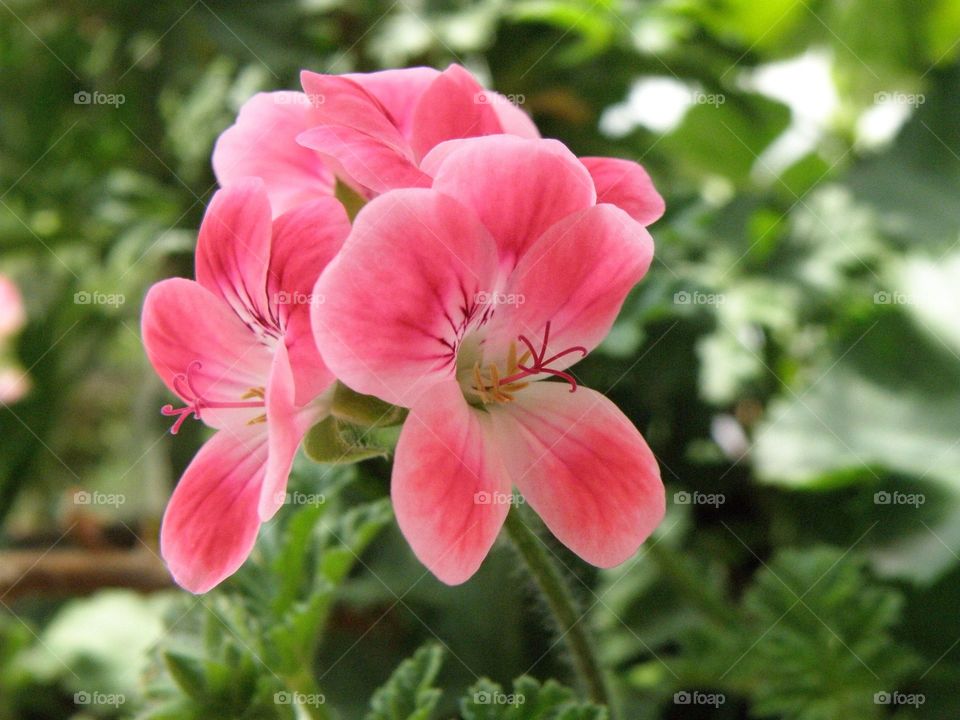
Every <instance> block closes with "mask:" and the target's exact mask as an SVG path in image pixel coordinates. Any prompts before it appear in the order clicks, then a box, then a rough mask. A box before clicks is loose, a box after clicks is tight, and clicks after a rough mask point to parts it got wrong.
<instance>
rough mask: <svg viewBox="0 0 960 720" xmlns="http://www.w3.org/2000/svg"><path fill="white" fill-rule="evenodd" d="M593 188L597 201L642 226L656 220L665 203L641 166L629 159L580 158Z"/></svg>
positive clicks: (661, 213)
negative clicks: (610, 204) (612, 206)
mask: <svg viewBox="0 0 960 720" xmlns="http://www.w3.org/2000/svg"><path fill="white" fill-rule="evenodd" d="M580 162H582V163H583V164H584V166H585V167H586V168H587V170H589V171H590V175H591V177H593V182H594V185H596V188H597V202H598V203H612V204H614V205H616V206H618V207H620V208H622V209H624V210H626V211H627V212H628V213H629V214H630V216H631V217H632V218H633V219H634V220H636V221H637V222H639V223H642V224H643V225H651V224H652V223H654V222H656V221H657V220H659V219H660V217H661V216H662V215H663V211H664V209H665V208H666V204H665V203H664V202H663V198H662V197H660V193H658V192H657V189H656V188H655V187H654V186H653V181H652V180H651V179H650V176H649V175H647V171H646V170H644V169H643V166H642V165H639V164H638V163H635V162H633V161H631V160H619V159H617V158H606V157H583V158H580Z"/></svg>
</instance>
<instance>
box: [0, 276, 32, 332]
mask: <svg viewBox="0 0 960 720" xmlns="http://www.w3.org/2000/svg"><path fill="white" fill-rule="evenodd" d="M26 322H27V313H26V310H25V309H24V307H23V296H22V295H21V294H20V289H19V288H18V287H17V286H16V284H15V283H14V282H13V281H12V280H11V279H10V278H8V277H6V276H5V275H0V339H3V338H7V337H9V336H11V335H13V334H15V333H17V332H19V331H20V329H21V328H22V327H23V326H24V324H25V323H26Z"/></svg>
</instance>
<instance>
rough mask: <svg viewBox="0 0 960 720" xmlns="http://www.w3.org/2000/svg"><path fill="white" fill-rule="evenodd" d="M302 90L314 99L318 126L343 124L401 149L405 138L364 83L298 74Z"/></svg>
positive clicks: (326, 76)
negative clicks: (364, 86)
mask: <svg viewBox="0 0 960 720" xmlns="http://www.w3.org/2000/svg"><path fill="white" fill-rule="evenodd" d="M300 82H301V84H302V85H303V89H304V92H306V94H307V96H308V97H309V98H310V99H311V100H312V101H313V106H314V109H315V113H316V115H315V117H316V118H317V121H318V122H317V125H328V124H332V125H343V126H346V127H349V128H352V129H354V130H356V131H358V132H360V133H362V134H364V135H368V136H370V137H371V138H373V139H374V140H377V141H379V142H381V143H383V144H384V145H388V146H390V147H392V148H393V149H394V150H397V151H400V152H403V151H404V149H405V148H407V141H406V139H405V138H404V137H403V135H401V134H400V131H399V130H398V129H397V127H396V126H395V125H394V124H393V121H392V119H391V117H390V113H389V112H388V111H387V109H386V108H385V107H384V106H383V104H381V103H380V101H379V100H377V99H376V98H375V97H374V96H373V95H372V94H371V93H369V92H367V91H366V90H365V89H364V88H363V86H362V85H361V84H360V83H358V82H356V81H355V80H352V79H350V78H349V77H347V76H344V75H321V74H319V73H314V72H309V71H307V70H304V71H303V72H302V73H300Z"/></svg>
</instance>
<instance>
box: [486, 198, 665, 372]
mask: <svg viewBox="0 0 960 720" xmlns="http://www.w3.org/2000/svg"><path fill="white" fill-rule="evenodd" d="M652 259H653V239H652V238H651V237H650V234H649V233H648V232H647V231H646V229H645V228H644V227H643V226H642V225H641V224H640V223H638V222H636V221H634V220H633V219H632V218H631V217H630V216H628V215H627V214H626V213H625V212H624V211H623V210H620V209H619V208H616V207H614V206H612V205H596V206H594V207H592V208H590V209H588V210H582V211H580V212H577V213H574V214H573V215H570V216H568V217H566V218H565V219H563V220H561V221H560V222H558V223H556V224H555V225H553V226H552V227H551V228H550V229H549V230H547V232H546V233H544V234H543V236H542V237H541V238H540V239H539V240H538V241H537V242H536V243H535V244H534V245H533V246H532V247H531V248H530V249H529V250H528V251H527V252H526V254H525V255H524V256H523V258H522V259H521V260H520V263H519V264H518V265H517V267H516V269H515V270H514V271H513V274H512V275H511V276H510V277H509V279H508V280H507V285H506V289H505V290H504V293H503V299H504V300H505V301H506V302H505V303H504V304H502V305H500V306H499V307H497V308H496V311H495V313H494V316H493V320H492V321H491V323H490V325H489V329H488V331H487V336H486V339H485V341H484V358H485V360H486V361H487V362H503V360H504V358H506V356H507V352H508V349H509V347H510V344H511V342H515V343H517V348H518V354H521V353H522V352H523V350H524V348H525V346H524V345H522V344H520V343H519V342H517V341H518V336H519V335H521V334H522V335H524V336H526V337H527V339H528V340H529V341H530V342H531V343H532V345H533V347H534V348H536V349H537V350H538V351H539V350H540V348H541V340H542V339H543V336H544V332H545V328H546V324H547V322H549V323H550V338H549V343H548V345H549V347H548V350H547V355H546V357H551V356H552V355H554V354H556V353H559V352H562V351H563V350H566V349H567V348H571V347H574V346H581V347H583V348H584V349H586V350H587V351H590V350H592V349H593V348H594V347H596V346H597V345H598V344H599V343H600V342H601V341H602V340H603V338H605V337H606V336H607V333H608V332H609V331H610V327H611V326H612V325H613V322H614V320H615V319H616V317H617V314H618V313H619V312H620V308H621V307H622V305H623V302H624V300H625V299H626V297H627V294H628V293H629V292H630V289H631V288H632V287H633V286H634V285H636V283H637V282H638V281H639V280H640V278H642V277H643V276H644V275H645V274H646V272H647V269H648V268H649V267H650V261H651V260H652ZM582 357H583V353H579V352H574V353H570V354H569V355H566V356H564V357H563V358H560V359H559V360H558V361H557V362H554V363H551V364H550V367H551V368H553V369H557V370H560V369H563V368H565V367H568V366H569V365H572V364H573V363H575V362H577V361H578V360H580V359H581V358H582Z"/></svg>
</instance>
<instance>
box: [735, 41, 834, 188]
mask: <svg viewBox="0 0 960 720" xmlns="http://www.w3.org/2000/svg"><path fill="white" fill-rule="evenodd" d="M831 64H832V61H831V58H830V55H829V54H828V53H826V52H824V51H818V50H810V51H807V52H806V53H804V54H803V55H800V56H798V57H795V58H793V59H791V60H784V61H782V62H776V63H768V64H766V65H761V66H759V67H757V68H756V69H754V70H752V71H750V72H748V73H744V74H743V75H742V76H741V77H740V85H741V86H742V87H743V88H744V89H746V90H750V91H752V92H756V93H759V94H760V95H765V96H767V97H769V98H772V99H774V100H779V101H780V102H782V103H783V104H784V105H786V106H787V107H789V108H790V113H791V122H790V125H789V126H788V127H787V129H786V130H785V131H784V132H783V134H781V135H780V137H778V138H777V139H776V140H775V141H774V142H773V143H771V144H770V146H769V147H767V148H766V149H765V150H764V151H763V153H762V154H761V155H760V158H759V160H758V161H757V164H756V166H755V168H754V169H755V171H756V173H757V174H758V175H759V176H760V177H763V178H768V179H769V178H771V177H775V176H776V175H778V174H780V173H781V172H783V171H784V170H786V169H787V168H788V167H790V166H791V165H792V164H793V163H795V162H796V161H797V160H799V159H800V158H802V157H803V156H804V155H806V154H808V153H809V152H811V151H813V150H815V149H816V148H817V147H818V145H819V144H820V142H821V141H822V140H823V137H824V134H825V133H826V131H827V129H828V128H829V126H830V122H831V120H832V119H833V117H834V115H835V113H836V111H837V107H838V106H839V99H838V98H837V89H836V86H835V85H834V83H833V78H832V77H831Z"/></svg>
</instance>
